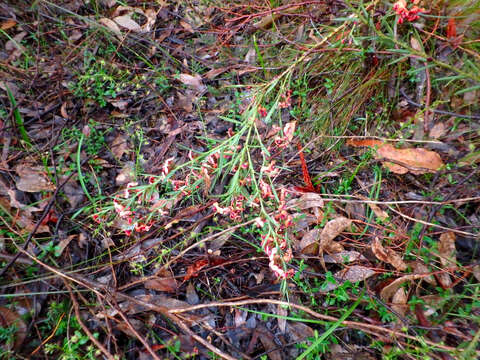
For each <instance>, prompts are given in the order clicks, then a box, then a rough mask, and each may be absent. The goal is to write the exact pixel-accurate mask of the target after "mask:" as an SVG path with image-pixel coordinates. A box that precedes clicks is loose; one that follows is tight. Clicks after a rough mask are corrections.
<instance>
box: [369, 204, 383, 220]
mask: <svg viewBox="0 0 480 360" xmlns="http://www.w3.org/2000/svg"><path fill="white" fill-rule="evenodd" d="M367 205H368V206H369V207H370V209H372V211H373V213H374V214H375V216H376V217H377V218H379V219H380V220H382V221H385V220H387V219H388V213H387V212H386V211H385V210H382V209H380V207H379V206H378V205H377V204H372V203H368V204H367Z"/></svg>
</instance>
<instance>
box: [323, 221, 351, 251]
mask: <svg viewBox="0 0 480 360" xmlns="http://www.w3.org/2000/svg"><path fill="white" fill-rule="evenodd" d="M351 224H352V220H350V219H347V218H346V217H343V216H341V217H338V218H336V219H333V220H330V221H329V222H328V223H327V224H326V225H325V227H324V228H323V230H322V233H321V234H320V249H324V248H325V247H326V246H328V244H329V243H330V242H331V241H332V240H333V239H335V238H336V237H337V236H338V235H340V234H341V233H342V232H343V231H344V230H345V229H346V228H348V227H349V226H350V225H351Z"/></svg>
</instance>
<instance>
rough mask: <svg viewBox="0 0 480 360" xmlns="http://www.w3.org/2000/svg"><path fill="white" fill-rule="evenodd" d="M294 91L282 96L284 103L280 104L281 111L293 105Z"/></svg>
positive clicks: (288, 91)
mask: <svg viewBox="0 0 480 360" xmlns="http://www.w3.org/2000/svg"><path fill="white" fill-rule="evenodd" d="M291 96H292V90H287V91H286V92H285V94H282V99H283V100H282V101H280V102H279V103H278V107H279V108H280V109H286V108H288V107H290V106H291V105H292V99H291Z"/></svg>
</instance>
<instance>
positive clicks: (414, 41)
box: [410, 36, 422, 52]
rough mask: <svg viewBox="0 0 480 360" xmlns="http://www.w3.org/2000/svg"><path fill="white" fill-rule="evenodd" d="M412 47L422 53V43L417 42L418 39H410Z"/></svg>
mask: <svg viewBox="0 0 480 360" xmlns="http://www.w3.org/2000/svg"><path fill="white" fill-rule="evenodd" d="M410 45H411V46H412V48H413V49H414V50H417V51H420V52H421V51H422V45H421V44H420V41H418V40H417V38H416V37H413V36H412V37H410Z"/></svg>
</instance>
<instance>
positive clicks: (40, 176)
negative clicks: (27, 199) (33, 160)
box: [15, 164, 56, 192]
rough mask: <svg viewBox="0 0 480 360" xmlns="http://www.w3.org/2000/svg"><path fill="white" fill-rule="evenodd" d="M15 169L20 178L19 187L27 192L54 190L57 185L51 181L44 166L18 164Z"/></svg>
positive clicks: (17, 182)
mask: <svg viewBox="0 0 480 360" xmlns="http://www.w3.org/2000/svg"><path fill="white" fill-rule="evenodd" d="M15 171H16V173H17V175H18V176H19V178H18V179H17V181H16V185H17V189H18V190H20V191H25V192H40V191H54V190H55V188H56V187H55V185H54V184H53V183H52V182H51V181H50V179H49V178H48V176H47V174H46V173H45V168H43V167H42V166H32V167H30V166H28V165H22V164H20V165H18V166H16V167H15Z"/></svg>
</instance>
